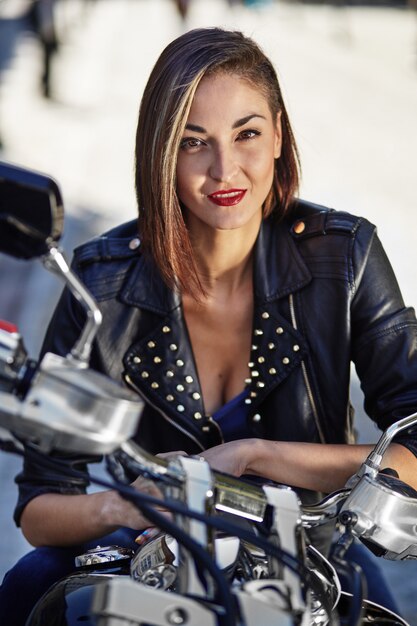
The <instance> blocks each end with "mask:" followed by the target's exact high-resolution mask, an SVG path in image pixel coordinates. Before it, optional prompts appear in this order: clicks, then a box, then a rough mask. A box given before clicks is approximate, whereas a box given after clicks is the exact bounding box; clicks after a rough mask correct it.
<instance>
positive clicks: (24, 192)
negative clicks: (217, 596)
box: [0, 162, 64, 259]
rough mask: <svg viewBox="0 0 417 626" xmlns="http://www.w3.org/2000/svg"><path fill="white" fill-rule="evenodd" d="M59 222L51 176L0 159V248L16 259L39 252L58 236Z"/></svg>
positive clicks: (59, 210)
mask: <svg viewBox="0 0 417 626" xmlns="http://www.w3.org/2000/svg"><path fill="white" fill-rule="evenodd" d="M63 224H64V208H63V204H62V198H61V192H60V190H59V187H58V184H57V183H56V182H55V180H53V179H52V178H51V177H50V176H47V175H45V174H41V173H39V172H35V171H33V170H29V169H26V168H22V167H18V166H16V165H11V164H10V163H4V162H0V252H4V253H5V254H9V255H11V256H14V257H17V258H19V259H31V258H34V257H40V256H43V255H44V254H47V253H48V251H49V249H50V246H51V245H52V244H53V243H56V242H57V241H59V239H60V238H61V235H62V230H63Z"/></svg>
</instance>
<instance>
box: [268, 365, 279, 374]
mask: <svg viewBox="0 0 417 626" xmlns="http://www.w3.org/2000/svg"><path fill="white" fill-rule="evenodd" d="M268 372H269V373H270V374H271V375H272V376H273V375H274V374H276V373H277V370H276V369H275V367H271V368H270V369H269V370H268Z"/></svg>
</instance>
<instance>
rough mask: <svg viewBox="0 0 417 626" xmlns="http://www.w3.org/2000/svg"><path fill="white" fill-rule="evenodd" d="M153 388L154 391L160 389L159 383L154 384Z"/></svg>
mask: <svg viewBox="0 0 417 626" xmlns="http://www.w3.org/2000/svg"><path fill="white" fill-rule="evenodd" d="M151 387H152V389H159V385H158V383H152V385H151Z"/></svg>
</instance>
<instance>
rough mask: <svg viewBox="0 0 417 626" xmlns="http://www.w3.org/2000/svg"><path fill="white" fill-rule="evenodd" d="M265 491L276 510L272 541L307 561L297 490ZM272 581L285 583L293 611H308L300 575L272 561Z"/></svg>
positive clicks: (277, 488)
mask: <svg viewBox="0 0 417 626" xmlns="http://www.w3.org/2000/svg"><path fill="white" fill-rule="evenodd" d="M263 490H264V493H265V496H266V499H267V502H268V504H269V505H270V506H271V507H272V510H273V522H272V532H271V534H270V536H269V540H270V541H271V542H272V543H275V544H276V545H278V546H279V545H283V546H285V549H286V550H287V551H288V552H289V553H290V554H291V555H292V556H294V557H296V558H297V559H299V561H300V562H302V563H304V561H305V546H304V543H303V534H302V528H301V510H300V501H299V499H298V496H297V494H296V493H295V491H293V490H292V489H290V488H289V487H284V486H280V487H272V486H271V485H264V486H263ZM270 569H271V574H272V576H271V577H272V578H274V579H277V578H280V579H282V580H283V581H284V583H285V585H286V587H287V590H288V593H289V600H290V605H291V609H293V610H295V611H297V612H300V613H302V612H305V610H306V602H305V598H304V594H303V589H302V586H301V581H300V578H299V576H297V575H296V574H295V573H294V572H292V571H291V570H289V569H288V568H283V567H282V564H280V563H279V561H278V560H277V559H274V558H271V559H270Z"/></svg>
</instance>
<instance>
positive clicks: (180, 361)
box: [176, 359, 184, 367]
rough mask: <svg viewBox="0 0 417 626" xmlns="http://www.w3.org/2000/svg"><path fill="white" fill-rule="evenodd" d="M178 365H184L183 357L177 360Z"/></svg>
mask: <svg viewBox="0 0 417 626" xmlns="http://www.w3.org/2000/svg"><path fill="white" fill-rule="evenodd" d="M176 363H177V365H178V367H182V366H183V365H184V361H182V360H181V359H178V361H176Z"/></svg>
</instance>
